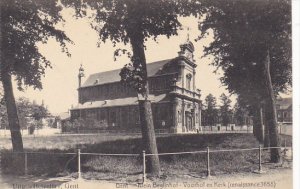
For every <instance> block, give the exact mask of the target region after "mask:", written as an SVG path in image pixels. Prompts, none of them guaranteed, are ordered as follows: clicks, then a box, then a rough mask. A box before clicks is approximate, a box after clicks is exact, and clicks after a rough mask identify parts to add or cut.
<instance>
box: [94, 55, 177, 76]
mask: <svg viewBox="0 0 300 189" xmlns="http://www.w3.org/2000/svg"><path fill="white" fill-rule="evenodd" d="M173 59H174V58H169V59H164V60H159V61H155V62H150V63H147V65H148V64H155V63H158V62H165V61H167V60H169V61H171V60H173ZM121 69H122V68H118V69H113V70H107V71H103V72H95V73H91V74H89V76H91V75H95V74H99V73H108V72H114V71H117V70H121Z"/></svg>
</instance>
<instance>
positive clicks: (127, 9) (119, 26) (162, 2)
mask: <svg viewBox="0 0 300 189" xmlns="http://www.w3.org/2000/svg"><path fill="white" fill-rule="evenodd" d="M62 2H63V3H64V4H65V5H66V6H72V7H75V9H76V10H77V15H78V16H84V15H85V13H86V9H85V8H91V9H92V10H94V11H95V12H96V14H95V21H96V23H98V25H97V24H96V25H94V28H95V29H96V30H97V31H98V33H99V37H100V41H103V42H105V41H106V40H108V39H109V40H111V41H112V42H113V43H114V44H116V43H119V42H123V43H125V44H127V43H130V45H131V48H132V63H131V64H130V65H127V66H125V67H124V69H123V70H122V72H121V73H120V75H121V77H122V80H123V81H125V82H129V83H130V84H132V85H133V86H134V88H135V89H136V91H137V96H138V99H139V100H138V102H139V112H140V121H141V130H142V138H143V141H144V146H145V150H146V152H147V153H150V154H157V146H156V139H155V133H154V126H153V118H152V110H151V103H150V100H149V87H148V78H147V65H146V57H145V51H144V48H145V41H146V40H148V39H149V38H153V39H154V40H155V39H156V38H157V36H159V35H166V36H167V37H170V36H172V35H177V30H178V29H179V28H180V27H181V24H180V22H179V21H178V16H189V15H191V14H193V15H195V16H197V15H198V14H199V13H201V6H200V3H199V2H197V1H196V0H192V1H190V0H184V1H175V0H156V1H153V0H83V1H79V0H64V1H62ZM82 2H83V3H82ZM147 162H148V166H147V167H148V168H149V169H148V170H147V171H148V172H149V173H151V174H153V175H159V174H160V166H159V159H158V155H151V156H148V161H147Z"/></svg>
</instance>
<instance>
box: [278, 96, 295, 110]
mask: <svg viewBox="0 0 300 189" xmlns="http://www.w3.org/2000/svg"><path fill="white" fill-rule="evenodd" d="M276 105H278V106H279V108H280V109H288V108H290V107H292V105H293V99H292V98H278V99H277V100H276Z"/></svg>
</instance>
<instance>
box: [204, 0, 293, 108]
mask: <svg viewBox="0 0 300 189" xmlns="http://www.w3.org/2000/svg"><path fill="white" fill-rule="evenodd" d="M204 4H205V5H204V6H207V7H208V13H207V14H206V19H205V21H204V22H203V23H201V24H200V26H199V29H200V30H201V31H202V32H203V35H202V36H201V37H203V36H204V35H205V34H206V33H207V32H208V31H209V30H210V29H212V31H213V34H214V38H215V40H214V41H213V42H212V43H211V44H210V46H209V47H206V48H205V53H206V55H210V54H212V55H214V56H215V59H214V62H213V65H215V66H216V67H218V68H221V69H222V70H223V71H224V76H223V77H222V78H221V81H222V83H223V84H224V85H226V86H227V88H228V90H229V91H230V92H235V93H238V94H241V93H244V94H243V95H244V97H245V98H246V99H247V98H248V97H250V99H252V102H253V101H261V98H262V97H263V95H262V92H263V90H264V88H265V86H264V85H263V82H261V81H262V77H263V72H262V70H263V69H262V66H263V61H264V58H265V56H266V52H267V51H269V52H270V57H271V76H272V83H273V88H274V92H275V93H276V94H278V93H279V92H284V91H286V90H287V89H288V88H289V86H290V85H291V83H292V78H291V4H290V1H289V0H276V1H273V0H265V1H258V0H255V1H252V0H237V1H230V0H227V1H221V0H216V1H205V3H204ZM252 97H253V98H252Z"/></svg>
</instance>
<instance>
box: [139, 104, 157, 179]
mask: <svg viewBox="0 0 300 189" xmlns="http://www.w3.org/2000/svg"><path fill="white" fill-rule="evenodd" d="M139 108H140V122H141V129H142V137H143V142H144V147H145V149H146V153H147V154H157V153H158V151H157V145H156V138H155V132H154V126H153V119H152V110H151V103H150V101H149V100H140V101H139ZM146 168H147V170H146V171H147V172H148V173H150V174H151V175H152V176H159V175H160V164H159V158H158V155H151V156H147V166H146Z"/></svg>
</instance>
